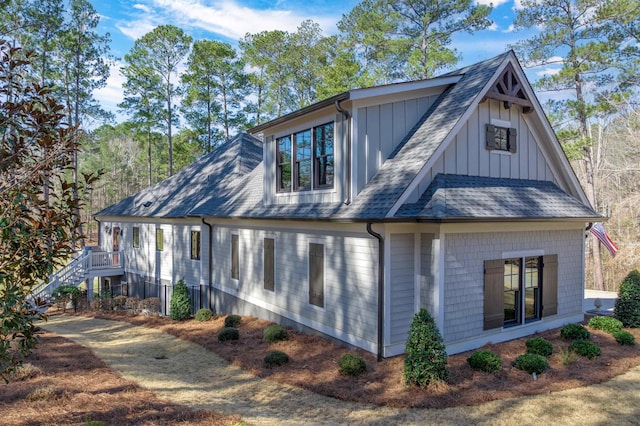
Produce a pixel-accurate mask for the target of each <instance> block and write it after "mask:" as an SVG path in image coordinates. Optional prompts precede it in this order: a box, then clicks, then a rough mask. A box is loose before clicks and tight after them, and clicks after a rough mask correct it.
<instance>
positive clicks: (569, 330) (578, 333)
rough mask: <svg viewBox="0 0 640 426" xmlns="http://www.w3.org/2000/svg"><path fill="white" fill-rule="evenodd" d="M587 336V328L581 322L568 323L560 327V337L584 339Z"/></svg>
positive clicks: (588, 334)
mask: <svg viewBox="0 0 640 426" xmlns="http://www.w3.org/2000/svg"><path fill="white" fill-rule="evenodd" d="M589 336H591V334H590V333H589V330H587V329H586V328H584V327H583V326H582V325H581V324H568V325H565V326H564V327H562V328H561V329H560V337H562V338H563V339H564V340H586V339H588V338H589Z"/></svg>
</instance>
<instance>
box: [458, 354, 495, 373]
mask: <svg viewBox="0 0 640 426" xmlns="http://www.w3.org/2000/svg"><path fill="white" fill-rule="evenodd" d="M467 362H468V363H469V365H470V366H471V368H473V369H474V370H480V371H486V372H487V373H493V372H494V371H498V370H500V369H501V368H502V360H501V359H500V357H499V356H498V355H496V354H494V353H493V352H491V351H476V352H474V353H473V354H471V356H470V357H469V358H467Z"/></svg>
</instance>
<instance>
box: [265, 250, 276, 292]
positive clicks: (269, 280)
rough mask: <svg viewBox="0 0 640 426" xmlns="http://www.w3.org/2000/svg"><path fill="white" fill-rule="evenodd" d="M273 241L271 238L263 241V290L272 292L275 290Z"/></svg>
mask: <svg viewBox="0 0 640 426" xmlns="http://www.w3.org/2000/svg"><path fill="white" fill-rule="evenodd" d="M274 248H275V240H274V239H273V238H265V239H264V262H263V263H264V289H265V290H269V291H274V289H275V275H276V274H275V253H274Z"/></svg>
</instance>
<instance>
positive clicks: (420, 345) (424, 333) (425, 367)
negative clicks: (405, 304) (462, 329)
mask: <svg viewBox="0 0 640 426" xmlns="http://www.w3.org/2000/svg"><path fill="white" fill-rule="evenodd" d="M447 361H448V360H447V352H446V351H445V347H444V343H443V342H442V336H441V335H440V332H439V331H438V327H436V324H435V321H434V320H433V318H432V317H431V315H430V314H429V312H427V310H426V309H424V308H422V309H420V312H418V313H417V314H415V315H414V317H413V322H412V323H411V327H410V328H409V337H408V339H407V345H406V354H405V357H404V381H405V383H406V384H415V385H417V386H425V385H428V384H429V383H431V382H434V381H445V380H447V379H448V378H449V369H448V368H447Z"/></svg>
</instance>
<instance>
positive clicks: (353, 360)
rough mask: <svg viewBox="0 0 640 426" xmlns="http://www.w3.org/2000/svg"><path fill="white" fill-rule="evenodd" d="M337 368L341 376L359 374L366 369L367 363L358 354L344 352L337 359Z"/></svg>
mask: <svg viewBox="0 0 640 426" xmlns="http://www.w3.org/2000/svg"><path fill="white" fill-rule="evenodd" d="M338 369H339V371H340V374H342V375H343V376H354V377H355V376H359V375H360V374H362V373H364V372H366V371H367V363H366V362H364V359H362V358H360V357H359V356H358V355H354V354H345V355H343V356H342V357H341V358H340V360H339V361H338Z"/></svg>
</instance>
